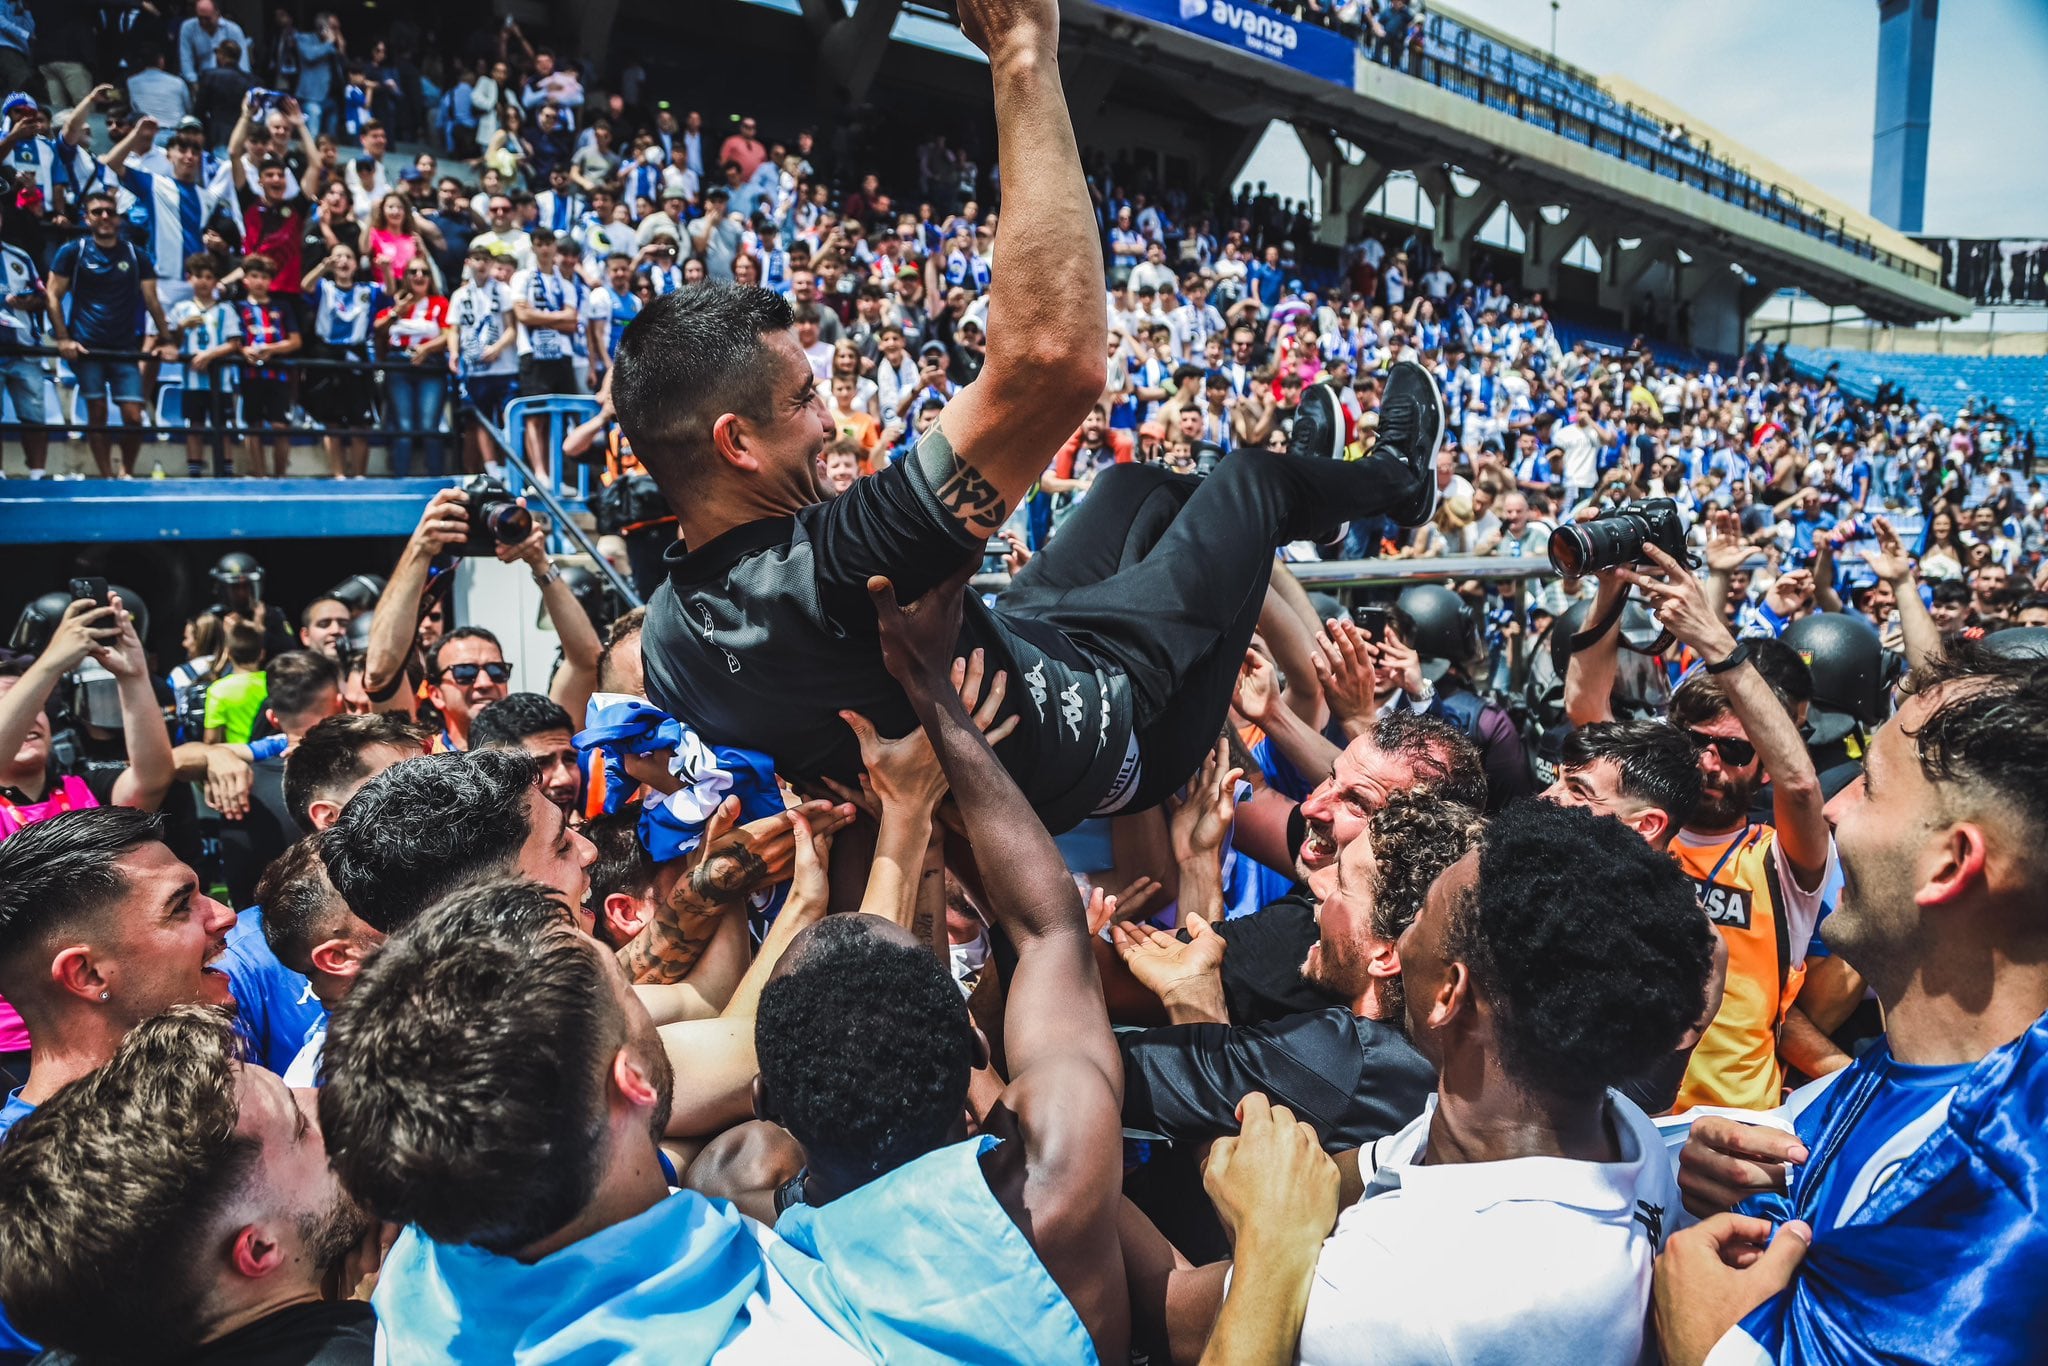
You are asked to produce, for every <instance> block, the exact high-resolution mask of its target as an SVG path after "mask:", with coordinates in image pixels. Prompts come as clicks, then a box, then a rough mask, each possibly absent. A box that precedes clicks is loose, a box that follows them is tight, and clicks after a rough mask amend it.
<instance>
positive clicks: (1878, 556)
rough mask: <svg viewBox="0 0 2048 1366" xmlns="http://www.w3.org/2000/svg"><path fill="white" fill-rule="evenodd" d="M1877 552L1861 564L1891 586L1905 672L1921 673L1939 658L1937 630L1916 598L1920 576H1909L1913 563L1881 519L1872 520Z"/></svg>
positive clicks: (1868, 553)
mask: <svg viewBox="0 0 2048 1366" xmlns="http://www.w3.org/2000/svg"><path fill="white" fill-rule="evenodd" d="M1870 524H1871V527H1872V529H1873V530H1874V531H1875V532H1876V533H1877V549H1875V550H1866V551H1864V552H1863V560H1864V563H1866V564H1868V565H1869V566H1870V568H1871V571H1872V572H1873V573H1875V574H1876V575H1877V576H1878V577H1879V578H1880V579H1883V580H1884V581H1885V582H1886V583H1888V584H1890V585H1891V586H1892V596H1893V597H1895V598H1896V599H1898V604H1899V634H1900V635H1902V636H1904V637H1905V643H1906V668H1907V669H1908V670H1909V671H1912V670H1918V671H1920V672H1922V673H1923V674H1924V673H1925V671H1926V669H1927V666H1928V665H1930V664H1932V663H1933V662H1934V661H1935V660H1937V659H1939V658H1941V652H1942V647H1941V628H1940V627H1939V626H1936V625H1935V624H1934V618H1933V617H1932V616H1931V615H1929V614H1928V611H1927V604H1926V603H1925V602H1924V601H1922V600H1921V597H1920V576H1919V575H1918V574H1916V573H1914V572H1913V559H1912V557H1911V556H1910V555H1908V554H1907V553H1906V548H1905V547H1904V546H1903V545H1901V544H1899V533H1898V532H1896V531H1894V530H1892V524H1891V523H1890V522H1888V521H1886V520H1885V519H1884V518H1882V517H1873V518H1872V519H1871V523H1870Z"/></svg>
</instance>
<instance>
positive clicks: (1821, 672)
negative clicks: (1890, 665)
mask: <svg viewBox="0 0 2048 1366" xmlns="http://www.w3.org/2000/svg"><path fill="white" fill-rule="evenodd" d="M1779 639H1780V640H1782V641H1783V642H1784V643H1785V644H1786V645H1788V646H1790V647H1791V648H1792V649H1793V650H1795V651H1797V652H1798V654H1799V657H1800V658H1801V659H1803V660H1805V661H1806V668H1807V672H1808V673H1809V674H1811V675H1812V677H1813V702H1812V705H1810V706H1809V707H1808V708H1807V711H1806V719H1807V724H1808V725H1809V727H1810V728H1811V733H1810V734H1809V735H1808V737H1807V741H1808V743H1809V744H1815V745H1828V744H1833V743H1834V742H1835V741H1837V740H1840V739H1842V738H1843V737H1845V736H1847V735H1848V734H1849V733H1850V732H1851V731H1854V730H1855V729H1856V728H1857V727H1858V726H1876V725H1879V724H1881V723H1882V722H1883V721H1884V717H1885V712H1886V710H1887V707H1886V697H1885V661H1884V645H1883V643H1882V642H1881V641H1880V640H1879V639H1878V635H1877V628H1876V627H1875V626H1872V625H1871V624H1870V623H1869V622H1868V621H1866V620H1864V619H1863V618H1862V617H1861V616H1857V615H1854V614H1851V613H1847V612H1815V613H1813V614H1811V615H1809V616H1804V617H1801V618H1800V619H1799V620H1797V621H1795V622H1793V623H1792V624H1791V625H1790V626H1788V627H1786V628H1785V634H1784V635H1783V636H1781V637H1779Z"/></svg>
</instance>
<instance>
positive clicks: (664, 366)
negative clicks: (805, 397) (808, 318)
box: [612, 283, 796, 488]
mask: <svg viewBox="0 0 2048 1366" xmlns="http://www.w3.org/2000/svg"><path fill="white" fill-rule="evenodd" d="M795 325H796V320H795V319H794V318H793V317H792V316H791V314H790V307H789V301H788V300H787V299H784V298H783V297H782V296H781V295H780V294H777V293H775V292H774V291H773V290H767V289H756V288H750V287H744V286H740V285H722V284H711V283H705V284H699V285H687V286H685V287H684V288H682V289H677V290H672V291H670V292H669V293H667V294H663V295H661V296H660V297H659V298H656V299H654V300H653V301H651V302H650V303H649V304H648V305H647V306H646V307H645V308H642V309H641V310H640V314H639V316H638V317H637V318H635V319H634V320H633V325H632V326H631V327H629V328H627V329H626V333H625V336H624V337H623V338H622V339H621V340H620V342H619V355H618V363H617V366H616V368H615V369H614V371H613V377H612V401H613V403H614V405H615V406H616V407H617V409H618V414H619V426H620V427H621V428H622V429H623V430H624V431H625V434H626V437H627V439H628V440H630V441H631V442H632V443H633V453H634V455H636V456H638V457H639V459H640V462H641V463H642V464H643V465H646V466H647V467H648V469H649V470H650V472H652V473H654V474H655V476H656V477H657V478H658V479H659V480H660V481H661V482H662V483H663V484H665V485H667V486H668V487H670V488H676V487H680V486H682V485H683V484H685V483H687V482H688V480H689V478H690V476H691V475H692V474H693V473H695V472H696V471H697V470H698V469H699V468H700V467H701V466H702V464H703V462H705V461H706V460H708V459H709V458H710V452H711V424H712V423H714V422H716V421H717V420H718V419H719V418H720V417H721V416H723V415H724V414H726V413H738V414H739V415H740V416H742V417H745V418H747V419H749V420H751V421H755V422H765V421H766V420H767V419H768V417H769V414H770V412H771V410H772V409H773V406H774V402H775V399H774V387H775V382H776V380H775V375H774V373H773V370H772V367H770V366H769V365H768V364H767V363H766V361H767V355H766V352H767V346H766V345H765V343H764V341H763V338H766V337H768V336H771V335H773V334H774V333H777V332H786V331H788V330H789V329H790V328H791V327H793V326H795Z"/></svg>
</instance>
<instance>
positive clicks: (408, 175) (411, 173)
mask: <svg viewBox="0 0 2048 1366" xmlns="http://www.w3.org/2000/svg"><path fill="white" fill-rule="evenodd" d="M398 178H399V179H400V180H402V181H404V182H405V183H406V184H408V185H417V184H418V183H419V182H420V181H422V180H425V179H426V178H427V177H426V173H425V172H423V171H421V170H420V168H419V167H417V166H408V167H406V168H405V169H404V170H402V171H400V172H399V173H398Z"/></svg>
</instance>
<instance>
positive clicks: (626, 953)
mask: <svg viewBox="0 0 2048 1366" xmlns="http://www.w3.org/2000/svg"><path fill="white" fill-rule="evenodd" d="M725 910H726V907H725V906H724V905H721V904H716V903H713V904H709V905H706V904H700V903H698V902H695V901H691V900H687V899H685V898H683V897H681V896H671V897H670V898H669V900H668V902H667V904H665V905H663V906H662V907H661V908H660V909H659V910H657V911H656V912H655V913H654V915H653V917H652V918H651V919H649V920H648V922H647V923H646V924H645V925H644V926H642V927H641V929H640V933H639V934H637V935H635V936H633V939H632V942H630V943H629V944H627V945H626V947H624V948H623V949H620V950H619V955H618V956H619V966H620V968H622V969H624V971H625V974H626V980H627V981H629V982H632V983H633V984H634V985H636V986H673V985H674V984H676V983H677V982H680V981H682V980H683V979H684V978H686V977H688V976H689V975H690V973H691V971H692V970H693V969H694V968H695V967H696V966H697V960H698V959H699V958H702V957H703V956H704V949H705V947H706V946H707V945H709V944H710V943H711V937H712V935H714V934H715V933H717V931H718V921H719V917H720V916H721V915H723V914H724V913H725Z"/></svg>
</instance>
